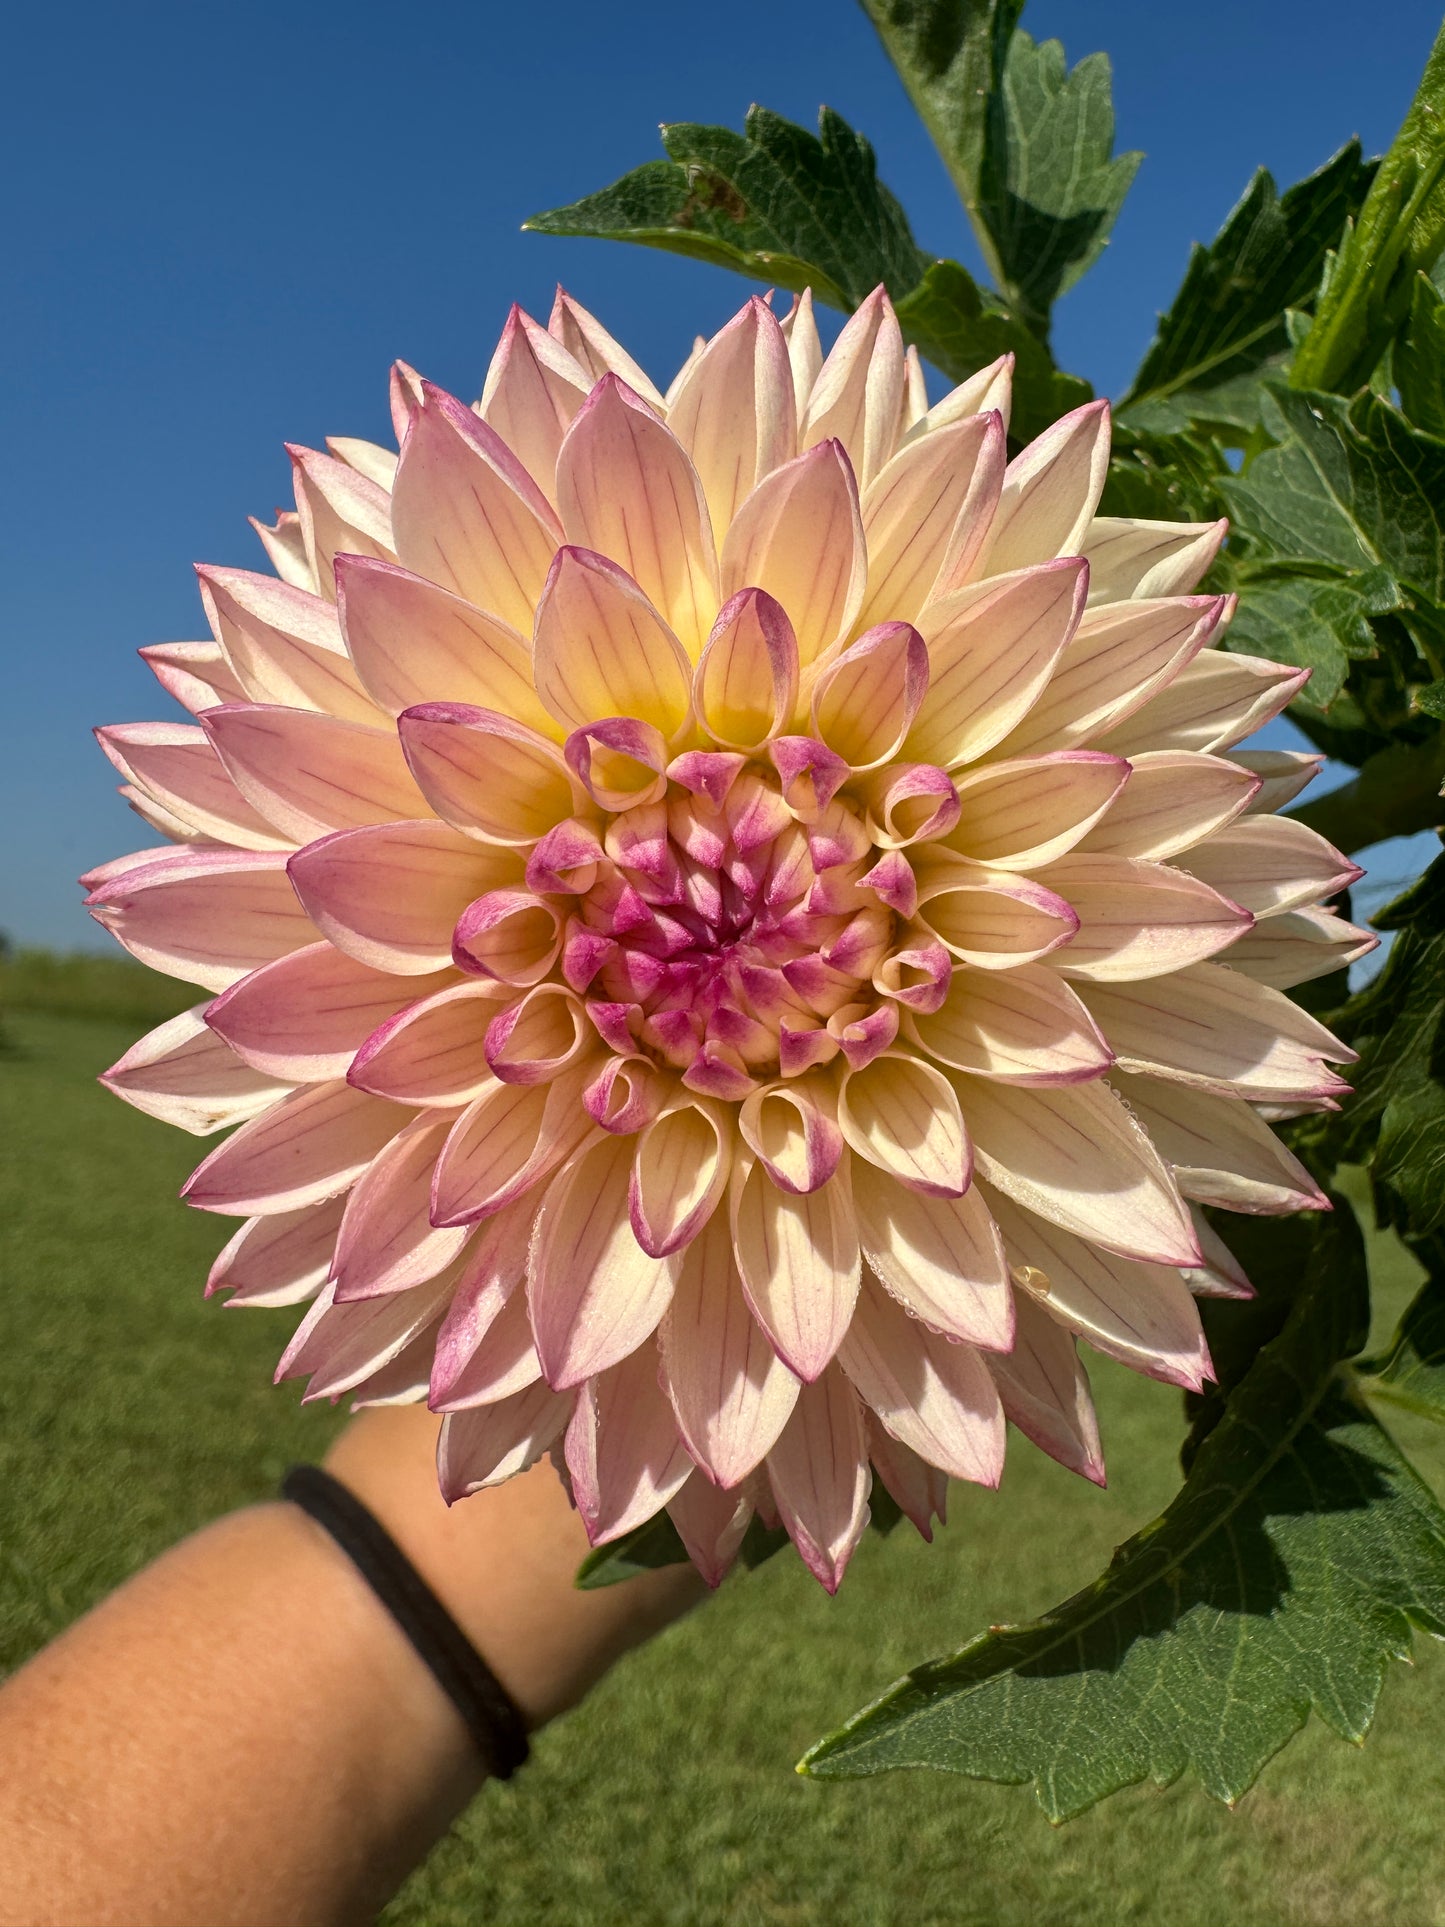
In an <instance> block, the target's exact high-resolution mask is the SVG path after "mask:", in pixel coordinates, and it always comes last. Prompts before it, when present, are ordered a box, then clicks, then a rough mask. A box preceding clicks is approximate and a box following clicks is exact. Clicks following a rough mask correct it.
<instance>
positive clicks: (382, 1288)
mask: <svg viewBox="0 0 1445 1927" xmlns="http://www.w3.org/2000/svg"><path fill="white" fill-rule="evenodd" d="M451 1124H452V1120H451V1118H450V1117H443V1118H440V1119H434V1118H430V1117H426V1116H423V1117H419V1118H418V1119H417V1120H416V1122H415V1123H413V1124H410V1125H408V1126H407V1128H406V1129H405V1130H404V1131H400V1132H398V1133H397V1135H396V1136H395V1137H394V1138H393V1139H392V1140H391V1142H390V1143H389V1144H387V1145H385V1146H384V1147H383V1148H382V1150H381V1151H379V1152H378V1153H377V1155H376V1156H375V1157H374V1158H373V1159H372V1161H371V1163H370V1165H369V1166H368V1167H367V1169H366V1171H365V1172H364V1173H363V1175H362V1177H361V1178H360V1180H359V1181H358V1183H357V1184H356V1186H355V1187H354V1189H353V1190H352V1192H351V1195H350V1197H349V1198H348V1199H347V1201H346V1215H345V1216H344V1217H343V1218H342V1220H341V1230H340V1232H339V1234H338V1236H337V1240H336V1257H335V1259H334V1261H333V1263H332V1267H331V1275H332V1278H333V1279H334V1280H335V1283H336V1303H337V1304H349V1303H351V1302H352V1301H354V1300H356V1299H358V1298H381V1297H386V1296H389V1295H390V1294H391V1293H393V1292H398V1291H409V1290H410V1289H411V1287H412V1286H413V1285H422V1284H425V1283H426V1282H427V1280H428V1279H430V1278H435V1277H436V1276H437V1274H438V1272H441V1271H444V1270H445V1269H446V1268H447V1266H448V1265H450V1264H452V1263H453V1262H454V1261H455V1260H456V1259H457V1258H459V1257H460V1256H461V1253H462V1251H463V1249H464V1247H465V1245H466V1243H467V1240H468V1238H470V1236H471V1235H472V1233H471V1226H470V1225H464V1226H441V1227H439V1226H434V1225H433V1224H432V1222H431V1217H430V1214H429V1207H430V1203H431V1186H432V1171H433V1169H434V1167H435V1165H436V1161H437V1158H438V1156H439V1155H440V1153H441V1148H442V1145H443V1144H444V1143H445V1142H446V1137H447V1132H448V1131H449V1130H450V1129H451Z"/></svg>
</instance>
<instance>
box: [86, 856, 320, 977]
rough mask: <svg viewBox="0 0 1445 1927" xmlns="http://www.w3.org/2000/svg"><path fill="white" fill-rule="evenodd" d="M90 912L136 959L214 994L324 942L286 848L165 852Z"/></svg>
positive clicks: (115, 883) (117, 879)
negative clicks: (300, 896)
mask: <svg viewBox="0 0 1445 1927" xmlns="http://www.w3.org/2000/svg"><path fill="white" fill-rule="evenodd" d="M85 907H86V908H87V909H88V910H89V911H90V914H91V915H92V916H93V917H94V918H95V920H96V922H97V923H101V924H104V926H105V928H106V929H107V930H109V931H110V933H111V935H112V936H113V937H115V938H116V940H117V941H118V942H119V943H121V944H123V945H124V946H125V948H126V949H127V950H128V951H129V952H130V953H131V955H132V956H133V957H137V958H139V960H140V961H141V962H142V963H144V964H149V965H150V966H151V968H152V969H154V970H163V971H165V973H166V974H167V976H171V977H180V978H182V979H183V980H184V981H185V982H186V983H193V984H200V985H201V986H202V987H203V988H204V989H206V990H225V989H226V988H227V986H228V985H230V984H233V983H235V982H236V980H237V978H239V977H244V976H245V975H246V974H247V972H248V971H251V970H255V969H257V968H258V967H259V966H260V965H261V964H267V963H272V962H274V960H275V959H276V958H277V957H284V956H286V955H287V954H288V953H289V952H290V951H292V950H299V949H300V948H301V946H302V945H303V944H306V943H314V942H315V940H316V930H315V928H314V926H313V925H312V924H311V922H310V920H309V919H308V917H307V915H306V912H305V911H304V910H303V908H302V907H301V905H300V904H299V903H298V902H297V900H296V893H295V891H294V890H293V889H292V887H291V884H290V882H289V881H288V879H287V874H286V855H285V852H284V851H277V852H276V853H274V854H272V853H271V852H268V851H257V852H252V851H250V850H214V849H204V848H203V849H196V850H176V851H162V852H157V853H156V857H155V861H154V862H149V863H138V864H136V865H134V866H132V867H130V868H127V869H125V870H124V871H120V872H117V873H116V874H114V875H112V876H110V877H108V878H107V879H106V880H105V881H104V882H102V883H101V884H99V885H98V887H97V888H95V889H94V890H92V891H91V893H90V895H89V896H88V897H87V898H86V900H85Z"/></svg>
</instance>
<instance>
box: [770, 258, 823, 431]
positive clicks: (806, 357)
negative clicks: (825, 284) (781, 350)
mask: <svg viewBox="0 0 1445 1927" xmlns="http://www.w3.org/2000/svg"><path fill="white" fill-rule="evenodd" d="M780 325H781V327H782V331H783V339H784V341H786V342H787V344H788V365H789V367H790V368H791V369H792V372H793V404H794V411H795V413H796V415H797V418H798V420H799V421H801V420H802V419H803V415H804V413H805V411H806V410H807V406H808V397H809V396H810V395H811V394H812V392H813V383H814V382H815V381H816V380H817V379H818V371H819V369H820V368H821V367H822V366H823V343H822V341H821V339H820V338H819V335H818V323H817V321H816V320H815V318H814V315H813V290H812V289H811V288H804V290H803V292H802V293H801V294H795V295H794V296H793V305H792V307H791V308H790V309H789V311H788V313H787V314H785V315H784V316H783V319H782V322H781V324H780Z"/></svg>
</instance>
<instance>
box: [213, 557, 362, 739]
mask: <svg viewBox="0 0 1445 1927" xmlns="http://www.w3.org/2000/svg"><path fill="white" fill-rule="evenodd" d="M196 576H197V579H198V580H199V582H200V585H201V601H202V602H203V603H204V605H205V610H206V615H207V617H208V619H209V621H210V624H211V628H212V631H213V632H214V634H215V638H216V641H217V642H218V643H219V644H220V645H221V648H222V649H223V650H224V651H225V657H226V662H227V664H228V665H229V667H230V669H231V672H232V674H233V675H234V677H235V679H236V681H237V682H238V683H239V684H240V686H241V696H242V698H244V699H245V700H247V701H250V702H253V703H278V704H282V705H284V706H285V707H287V708H290V709H314V710H318V711H320V712H321V713H322V714H324V715H328V716H338V717H340V718H342V719H343V720H344V721H346V722H352V723H370V724H373V725H374V724H376V723H379V722H381V721H382V720H383V717H382V715H381V714H380V713H379V712H378V710H377V707H376V704H375V703H374V702H373V701H372V700H371V697H370V696H369V695H368V694H367V693H366V691H365V690H364V689H363V688H362V686H361V682H360V680H359V678H358V677H357V674H356V670H355V669H354V668H353V667H352V663H351V658H350V657H349V656H348V655H347V653H346V648H345V645H344V644H343V642H342V640H341V629H340V626H339V625H338V623H337V620H336V611H335V609H334V608H332V606H331V604H330V603H329V602H323V601H322V599H321V597H320V596H316V595H308V594H307V593H306V591H305V590H304V589H296V588H293V587H291V585H290V584H289V583H285V582H277V581H276V580H275V578H274V577H273V576H269V575H253V574H251V573H250V571H249V570H246V569H217V568H210V567H202V566H197V569H196ZM230 700H235V698H230Z"/></svg>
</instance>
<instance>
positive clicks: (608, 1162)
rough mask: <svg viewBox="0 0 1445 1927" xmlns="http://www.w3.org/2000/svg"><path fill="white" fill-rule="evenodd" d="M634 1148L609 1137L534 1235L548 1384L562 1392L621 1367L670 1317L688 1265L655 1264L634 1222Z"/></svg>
mask: <svg viewBox="0 0 1445 1927" xmlns="http://www.w3.org/2000/svg"><path fill="white" fill-rule="evenodd" d="M631 1167H632V1145H631V1143H630V1142H629V1141H628V1140H627V1139H626V1138H618V1137H612V1136H603V1137H601V1138H600V1139H599V1140H598V1141H597V1142H595V1143H592V1144H585V1145H583V1146H582V1148H581V1149H580V1150H578V1151H577V1152H575V1153H574V1154H573V1156H572V1157H571V1158H570V1159H569V1161H568V1162H567V1163H566V1164H565V1165H564V1166H563V1167H562V1169H561V1170H560V1171H559V1172H558V1173H557V1175H556V1177H554V1178H553V1179H552V1180H551V1182H550V1183H549V1184H548V1186H547V1190H546V1194H545V1196H544V1197H543V1199H542V1203H541V1207H540V1209H539V1210H538V1213H537V1218H536V1223H535V1227H534V1230H533V1234H532V1248H531V1255H530V1258H529V1261H528V1268H527V1302H528V1304H529V1305H530V1306H531V1311H532V1330H533V1332H534V1334H535V1336H536V1340H537V1354H538V1356H539V1357H540V1359H541V1360H542V1370H543V1372H544V1373H545V1374H546V1377H547V1382H548V1383H549V1384H550V1385H553V1386H556V1387H558V1388H559V1389H564V1388H566V1387H569V1386H576V1385H580V1384H581V1383H582V1381H583V1380H584V1379H586V1378H591V1377H593V1376H594V1375H595V1374H596V1373H598V1372H600V1371H604V1370H606V1368H607V1367H608V1366H609V1365H615V1364H616V1363H617V1362H618V1361H619V1360H620V1359H623V1358H625V1357H626V1356H627V1354H628V1353H629V1352H630V1351H633V1350H635V1349H636V1347H637V1346H639V1345H640V1344H642V1342H643V1341H644V1340H645V1339H647V1338H649V1337H650V1336H651V1335H652V1333H653V1332H654V1331H655V1330H656V1329H657V1324H658V1320H659V1319H660V1318H661V1317H662V1315H663V1313H664V1312H665V1311H666V1310H667V1307H668V1302H669V1300H670V1299H671V1297H672V1288H673V1284H674V1281H675V1279H676V1276H677V1265H678V1261H677V1260H676V1259H673V1258H651V1257H649V1256H648V1254H647V1253H646V1252H645V1251H644V1250H643V1249H642V1247H641V1246H640V1245H639V1244H638V1242H637V1240H636V1239H635V1238H634V1237H633V1235H632V1226H631V1225H630V1224H629V1222H628V1216H627V1193H628V1180H629V1178H630V1175H631Z"/></svg>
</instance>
